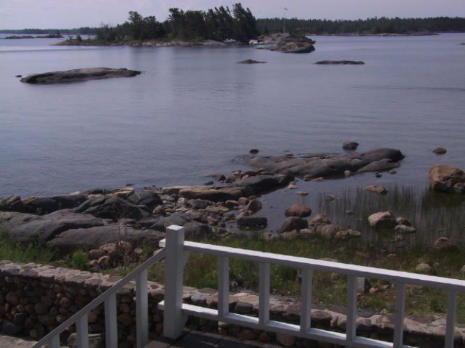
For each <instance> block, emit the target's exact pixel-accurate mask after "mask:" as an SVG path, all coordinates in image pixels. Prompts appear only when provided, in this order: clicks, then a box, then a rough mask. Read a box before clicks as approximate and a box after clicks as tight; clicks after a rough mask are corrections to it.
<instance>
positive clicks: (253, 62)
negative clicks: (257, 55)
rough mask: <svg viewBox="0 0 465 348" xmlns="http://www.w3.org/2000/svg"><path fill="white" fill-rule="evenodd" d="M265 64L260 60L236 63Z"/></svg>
mask: <svg viewBox="0 0 465 348" xmlns="http://www.w3.org/2000/svg"><path fill="white" fill-rule="evenodd" d="M265 63H266V62H264V61H260V60H255V59H246V60H241V61H240V62H238V64H265Z"/></svg>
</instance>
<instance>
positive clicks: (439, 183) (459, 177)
mask: <svg viewBox="0 0 465 348" xmlns="http://www.w3.org/2000/svg"><path fill="white" fill-rule="evenodd" d="M429 185H430V188H431V189H432V190H434V191H439V192H456V193H465V173H464V171H463V170H461V169H460V168H457V167H453V166H449V165H446V164H439V165H435V166H432V167H431V168H430V170H429Z"/></svg>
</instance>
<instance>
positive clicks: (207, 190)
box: [163, 173, 293, 202]
mask: <svg viewBox="0 0 465 348" xmlns="http://www.w3.org/2000/svg"><path fill="white" fill-rule="evenodd" d="M250 174H253V175H251V176H249V175H244V176H243V177H241V178H238V179H236V180H235V181H234V182H233V183H231V184H230V185H228V186H219V187H212V186H174V187H168V188H165V189H164V191H163V192H165V193H168V192H176V193H178V194H179V195H180V196H181V197H184V198H186V199H200V200H207V201H213V202H223V201H228V200H237V199H239V198H240V197H248V196H251V195H261V194H264V193H268V192H271V191H274V190H277V189H279V188H282V187H284V186H286V185H287V184H288V183H289V182H290V181H291V180H292V179H293V178H292V176H289V175H283V174H276V173H272V174H257V173H250ZM231 181H233V179H232V180H231Z"/></svg>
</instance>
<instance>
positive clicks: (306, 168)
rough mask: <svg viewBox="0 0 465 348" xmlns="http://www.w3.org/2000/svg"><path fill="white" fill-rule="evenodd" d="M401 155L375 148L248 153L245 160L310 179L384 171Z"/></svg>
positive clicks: (278, 171) (394, 163) (395, 151)
mask: <svg viewBox="0 0 465 348" xmlns="http://www.w3.org/2000/svg"><path fill="white" fill-rule="evenodd" d="M403 158H404V155H403V154H402V152H400V151H399V150H395V149H386V148H379V149H375V150H372V151H369V152H366V153H356V152H353V153H346V154H303V155H299V156H294V155H292V154H286V155H281V156H250V157H248V158H246V163H247V164H248V165H249V166H251V167H254V168H261V169H262V170H266V171H267V172H270V173H279V174H283V175H288V176H297V177H300V178H303V179H304V180H312V179H316V178H328V177H342V176H344V172H345V171H350V172H351V173H352V174H356V173H363V172H379V171H387V170H391V169H393V168H397V167H399V165H400V161H401V160H402V159H403Z"/></svg>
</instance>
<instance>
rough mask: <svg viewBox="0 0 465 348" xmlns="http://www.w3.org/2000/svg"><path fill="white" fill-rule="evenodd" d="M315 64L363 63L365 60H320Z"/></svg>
mask: <svg viewBox="0 0 465 348" xmlns="http://www.w3.org/2000/svg"><path fill="white" fill-rule="evenodd" d="M315 64H319V65H363V64H365V62H362V61H361V60H320V61H319V62H316V63H315Z"/></svg>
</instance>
